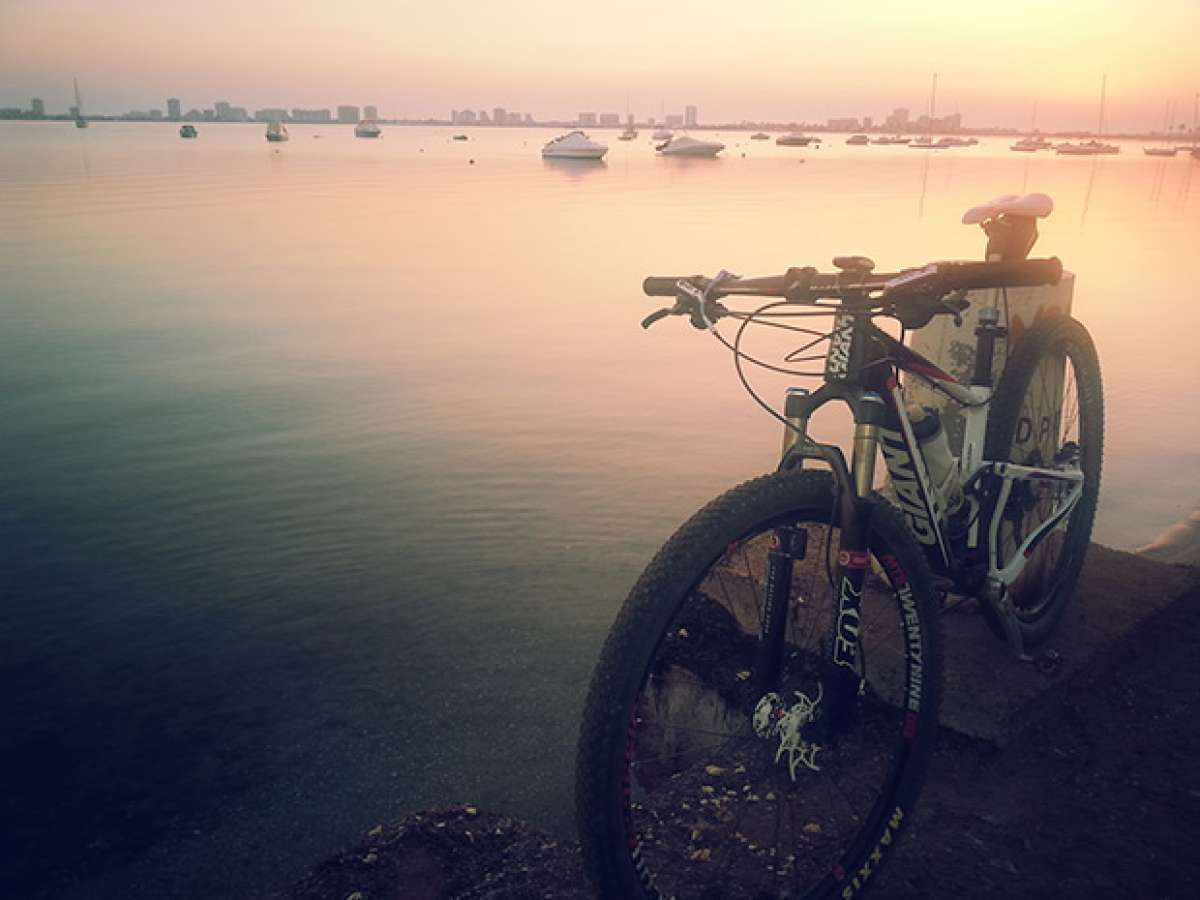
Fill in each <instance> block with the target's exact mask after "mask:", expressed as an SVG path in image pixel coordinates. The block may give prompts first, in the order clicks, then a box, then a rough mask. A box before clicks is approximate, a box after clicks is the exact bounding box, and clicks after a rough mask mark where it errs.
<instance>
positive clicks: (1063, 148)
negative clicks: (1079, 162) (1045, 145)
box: [1054, 140, 1121, 156]
mask: <svg viewBox="0 0 1200 900" xmlns="http://www.w3.org/2000/svg"><path fill="white" fill-rule="evenodd" d="M1054 152H1055V153H1058V154H1059V155H1060V156H1100V155H1102V154H1111V153H1120V152H1121V148H1120V147H1118V146H1117V145H1116V144H1106V143H1104V142H1103V141H1097V140H1091V141H1080V142H1079V143H1078V144H1072V143H1071V142H1070V141H1068V142H1066V143H1064V144H1059V145H1058V146H1057V147H1055V148H1054Z"/></svg>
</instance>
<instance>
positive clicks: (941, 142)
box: [908, 137, 958, 150]
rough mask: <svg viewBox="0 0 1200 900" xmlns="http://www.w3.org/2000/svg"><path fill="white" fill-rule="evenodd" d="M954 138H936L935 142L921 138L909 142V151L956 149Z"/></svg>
mask: <svg viewBox="0 0 1200 900" xmlns="http://www.w3.org/2000/svg"><path fill="white" fill-rule="evenodd" d="M956 146H958V145H957V144H955V143H954V138H944V137H943V138H938V139H937V140H936V141H935V140H933V139H932V138H928V137H922V138H917V139H916V140H915V141H911V142H909V145H908V149H909V150H948V149H949V148H951V147H956Z"/></svg>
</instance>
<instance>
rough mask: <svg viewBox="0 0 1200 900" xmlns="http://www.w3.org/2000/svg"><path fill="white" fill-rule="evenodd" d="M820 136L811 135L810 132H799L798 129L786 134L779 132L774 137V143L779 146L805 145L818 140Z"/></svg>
mask: <svg viewBox="0 0 1200 900" xmlns="http://www.w3.org/2000/svg"><path fill="white" fill-rule="evenodd" d="M820 140H821V139H820V138H818V137H813V136H812V135H810V134H801V133H800V132H799V131H789V132H788V133H787V134H781V135H780V136H779V137H777V138H775V143H776V144H778V145H779V146H780V147H807V146H808V145H809V144H811V143H813V142H814V141H817V142H820Z"/></svg>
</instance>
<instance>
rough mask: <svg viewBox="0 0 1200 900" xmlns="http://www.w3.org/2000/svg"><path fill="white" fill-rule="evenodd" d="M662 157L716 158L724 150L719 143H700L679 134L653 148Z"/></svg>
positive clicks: (700, 141)
mask: <svg viewBox="0 0 1200 900" xmlns="http://www.w3.org/2000/svg"><path fill="white" fill-rule="evenodd" d="M654 149H656V150H657V151H658V152H659V153H661V154H662V155H663V156H716V155H717V154H718V153H720V152H721V151H722V150H724V149H725V145H724V144H722V143H721V142H720V141H702V140H700V139H699V138H694V137H689V136H688V135H686V134H681V135H679V136H678V137H673V138H671V139H670V140H669V141H667V142H665V143H662V144H659V145H658V146H657V147H655V148H654Z"/></svg>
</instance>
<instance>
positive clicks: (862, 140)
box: [846, 134, 871, 147]
mask: <svg viewBox="0 0 1200 900" xmlns="http://www.w3.org/2000/svg"><path fill="white" fill-rule="evenodd" d="M846 143H847V144H849V145H850V146H852V147H863V146H866V145H867V144H869V143H871V138H870V137H868V136H867V135H865V134H852V135H850V137H848V138H846Z"/></svg>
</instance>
